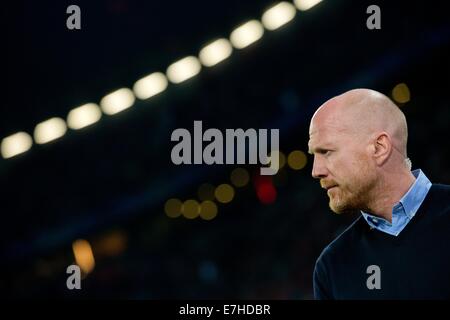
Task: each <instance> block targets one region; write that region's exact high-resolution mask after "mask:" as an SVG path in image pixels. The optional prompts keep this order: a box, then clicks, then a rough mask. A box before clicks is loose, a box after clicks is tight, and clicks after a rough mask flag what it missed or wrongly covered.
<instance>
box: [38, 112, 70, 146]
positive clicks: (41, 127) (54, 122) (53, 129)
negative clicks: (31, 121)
mask: <svg viewBox="0 0 450 320" xmlns="http://www.w3.org/2000/svg"><path fill="white" fill-rule="evenodd" d="M66 131H67V126H66V123H65V122H64V120H63V119H61V118H51V119H48V120H45V121H43V122H41V123H39V124H38V125H36V127H35V128H34V141H35V142H36V143H38V144H43V143H47V142H50V141H53V140H55V139H58V138H59V137H62V136H63V135H64V134H65V133H66Z"/></svg>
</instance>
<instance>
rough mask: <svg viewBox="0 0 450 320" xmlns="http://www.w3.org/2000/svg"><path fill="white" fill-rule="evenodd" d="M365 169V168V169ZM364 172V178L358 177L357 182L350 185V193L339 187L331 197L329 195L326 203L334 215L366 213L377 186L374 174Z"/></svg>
mask: <svg viewBox="0 0 450 320" xmlns="http://www.w3.org/2000/svg"><path fill="white" fill-rule="evenodd" d="M365 169H367V168H365ZM360 172H366V173H367V174H366V175H365V176H364V177H358V178H357V179H358V181H355V182H353V183H351V187H352V191H349V190H348V189H347V188H345V185H344V186H343V187H344V189H342V188H341V187H342V186H339V187H338V189H337V190H334V191H332V192H334V194H333V195H331V194H330V195H329V197H330V201H329V203H328V205H329V207H330V209H331V210H332V211H333V212H335V213H338V214H340V213H346V212H353V211H357V210H363V211H368V206H369V203H370V199H371V195H372V194H373V193H374V190H375V189H376V185H377V178H376V176H375V175H374V174H371V173H368V172H370V171H364V170H361V171H360Z"/></svg>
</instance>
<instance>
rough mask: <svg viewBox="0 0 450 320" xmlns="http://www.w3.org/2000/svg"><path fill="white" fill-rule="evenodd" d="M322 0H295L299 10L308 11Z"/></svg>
mask: <svg viewBox="0 0 450 320" xmlns="http://www.w3.org/2000/svg"><path fill="white" fill-rule="evenodd" d="M321 1H322V0H294V3H295V6H296V7H297V9H298V10H301V11H306V10H308V9H311V8H312V7H314V6H315V5H316V4H318V3H319V2H321Z"/></svg>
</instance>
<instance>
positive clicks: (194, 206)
mask: <svg viewBox="0 0 450 320" xmlns="http://www.w3.org/2000/svg"><path fill="white" fill-rule="evenodd" d="M270 157H278V159H279V171H278V174H280V173H281V172H282V171H281V169H283V167H284V166H285V165H286V162H287V164H288V166H289V167H290V168H291V169H293V170H301V169H303V168H304V167H305V165H306V163H307V157H306V154H305V153H304V152H303V151H300V150H294V151H292V152H291V153H289V155H288V157H287V161H286V156H285V155H284V153H283V152H281V151H279V152H276V153H275V152H274V153H273V154H271V155H270ZM230 181H231V184H229V183H223V184H220V185H219V186H217V187H214V186H213V185H211V184H209V183H204V184H202V185H201V186H200V187H199V188H198V191H197V195H198V200H196V199H188V200H186V201H184V202H183V201H181V200H180V199H177V198H171V199H169V200H167V201H166V203H165V205H164V211H165V214H166V215H167V216H168V217H169V218H177V217H184V218H186V219H195V218H198V217H200V218H201V219H203V220H212V219H214V218H215V217H216V216H217V213H218V206H217V204H216V202H218V203H221V204H227V203H229V202H231V201H232V200H233V199H234V196H235V193H236V191H235V188H242V187H245V186H247V185H248V183H249V181H250V174H249V173H248V171H247V170H246V169H244V168H235V169H233V171H232V172H231V175H230ZM254 184H255V189H256V194H257V196H258V198H259V200H260V201H261V202H262V203H263V204H270V203H272V202H274V201H275V198H276V190H275V187H274V186H273V184H272V179H271V178H270V177H266V176H258V177H256V178H255V179H254ZM233 186H234V187H233Z"/></svg>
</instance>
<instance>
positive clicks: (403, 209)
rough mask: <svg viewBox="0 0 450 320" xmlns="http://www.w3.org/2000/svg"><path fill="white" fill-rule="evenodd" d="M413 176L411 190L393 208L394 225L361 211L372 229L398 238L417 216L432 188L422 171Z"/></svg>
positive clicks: (414, 173)
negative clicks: (414, 179)
mask: <svg viewBox="0 0 450 320" xmlns="http://www.w3.org/2000/svg"><path fill="white" fill-rule="evenodd" d="M412 174H413V175H414V177H415V178H416V181H414V183H413V185H412V186H411V188H409V190H408V191H407V192H406V193H405V195H404V196H403V197H402V198H401V199H400V201H399V202H398V203H396V204H395V205H394V207H393V208H392V223H390V222H389V221H387V220H386V219H383V218H380V217H377V216H374V215H371V214H368V213H366V212H364V211H361V213H362V215H363V217H364V219H366V221H367V223H368V224H369V226H370V227H371V228H376V229H377V230H380V231H382V232H385V233H388V234H390V235H393V236H398V235H399V234H400V232H401V231H402V230H403V229H404V228H405V227H406V225H407V224H408V223H409V221H411V219H412V218H413V217H414V216H415V215H416V212H417V210H418V209H419V207H420V205H421V204H422V202H423V200H424V199H425V197H426V195H427V193H428V191H429V190H430V188H431V182H430V180H428V178H427V176H426V175H425V174H424V173H423V172H422V170H420V169H417V170H414V171H412Z"/></svg>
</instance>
